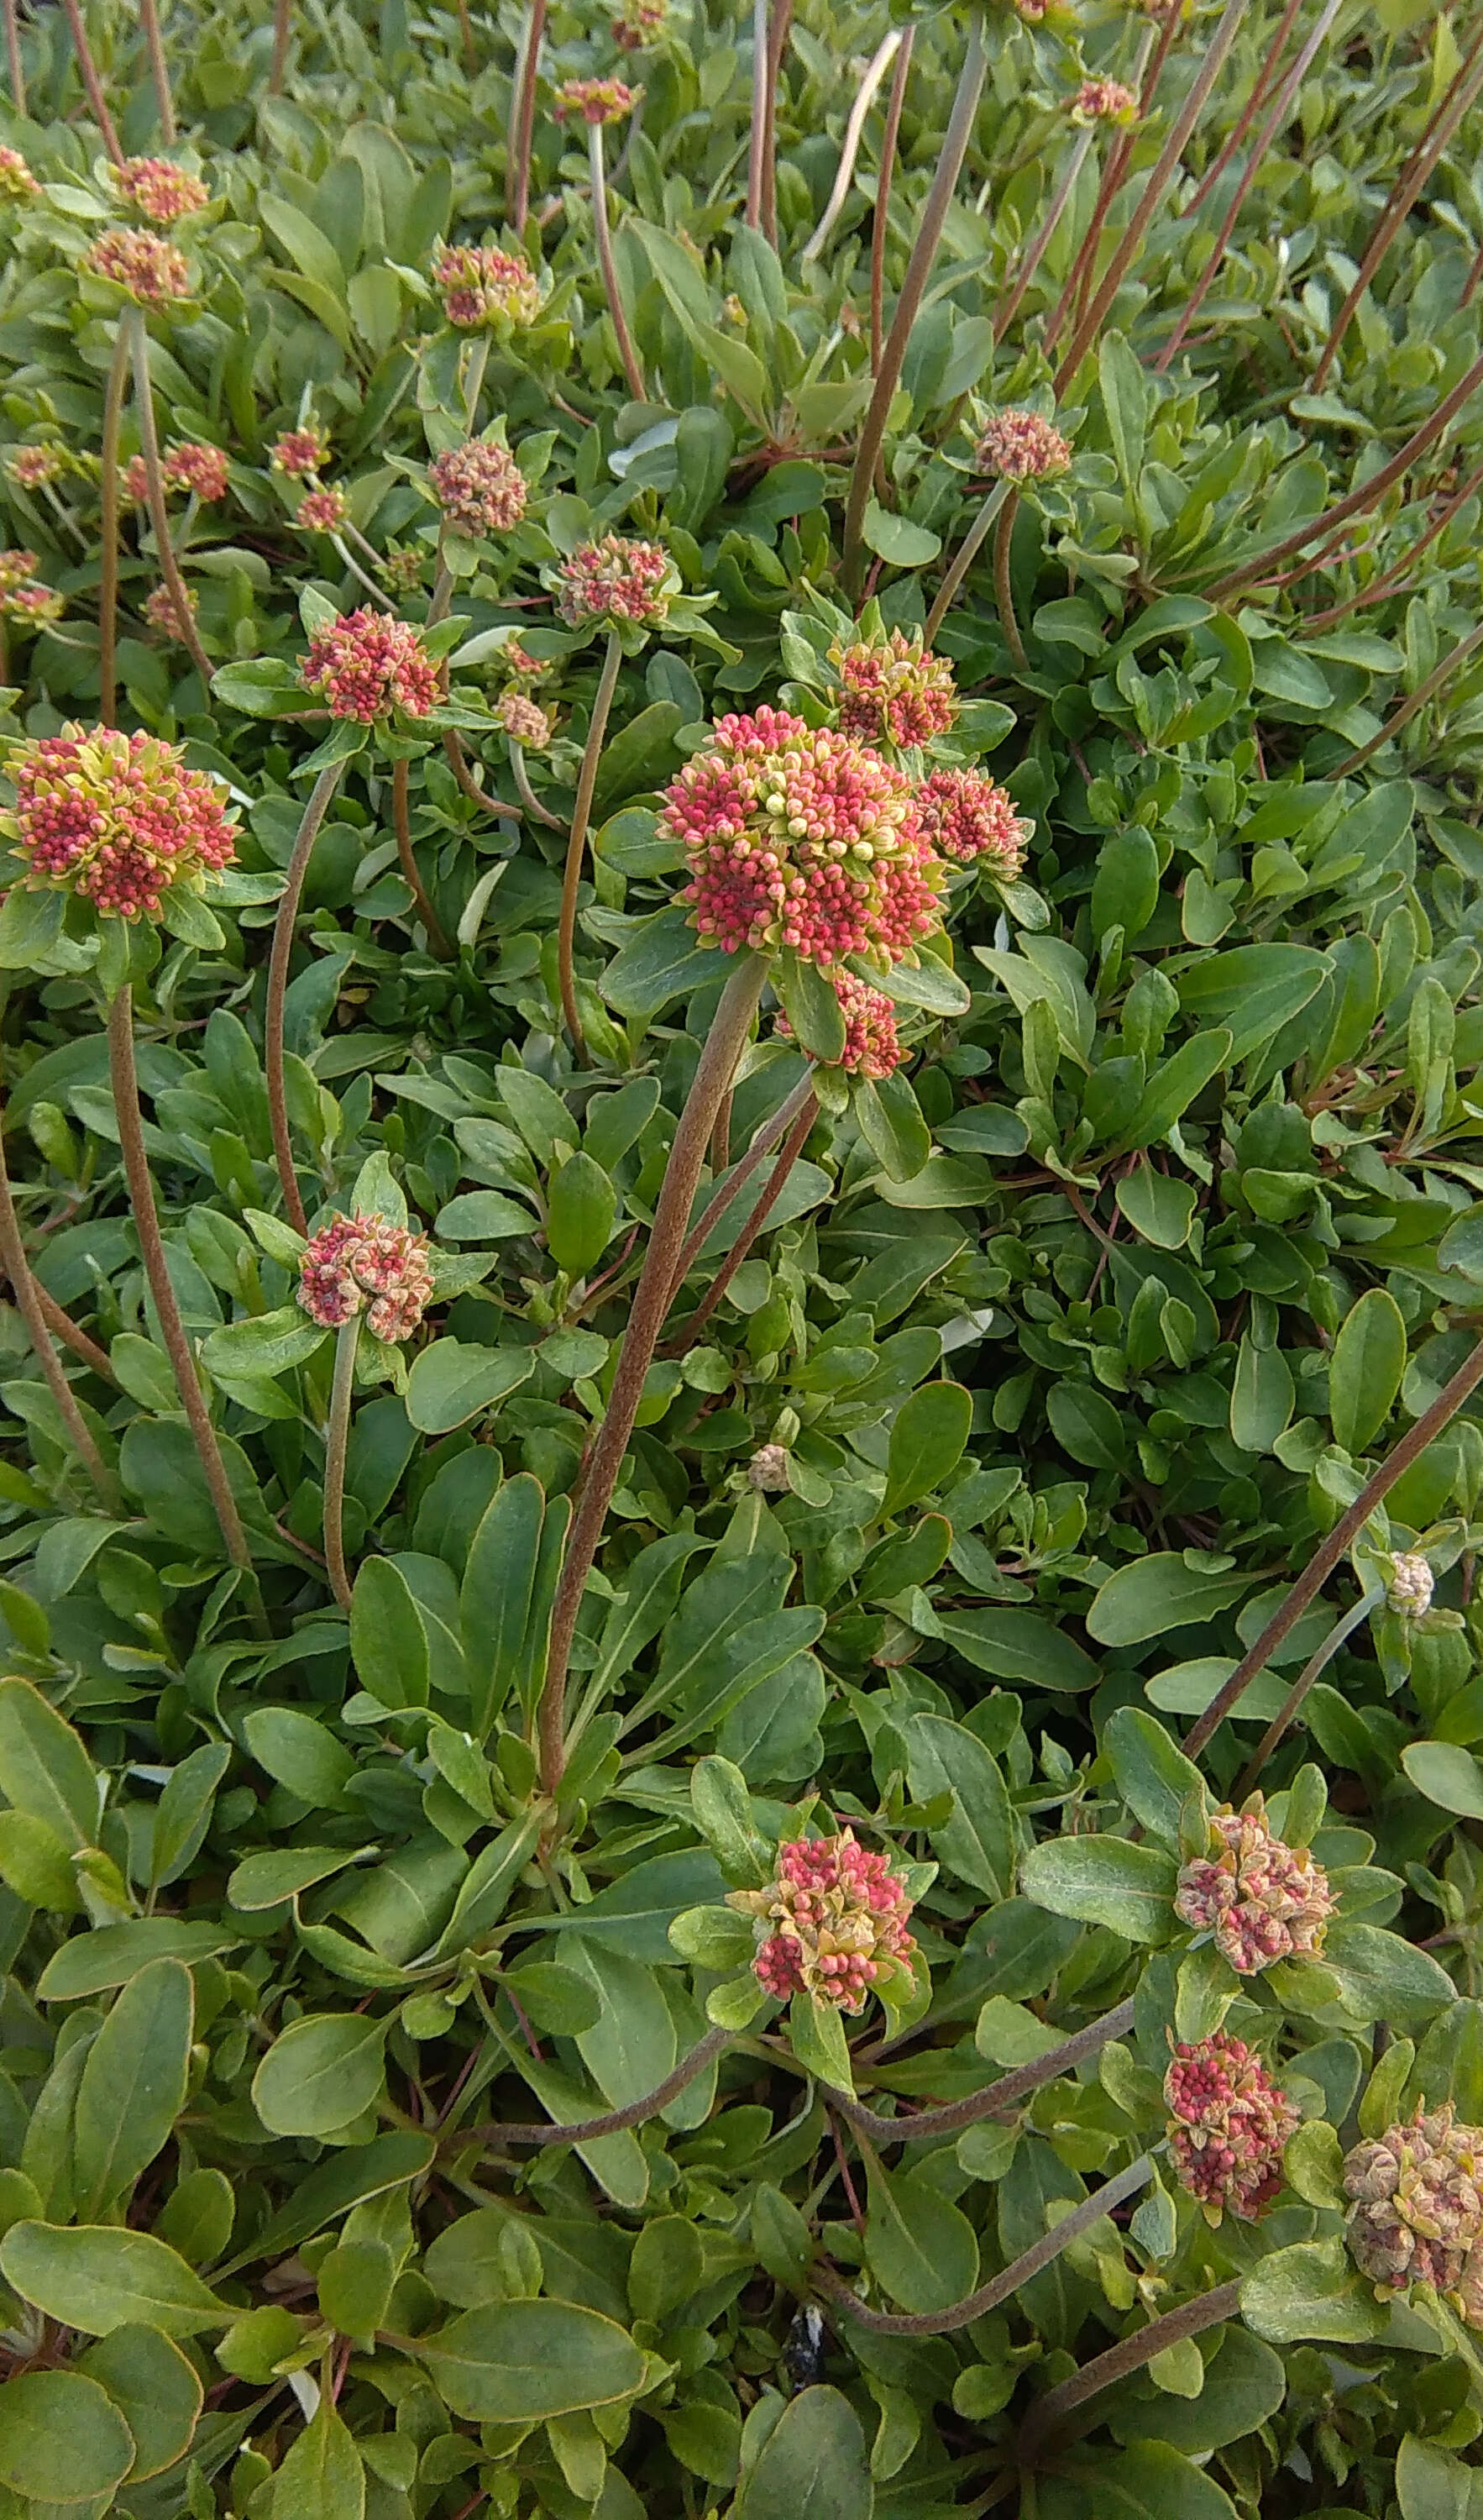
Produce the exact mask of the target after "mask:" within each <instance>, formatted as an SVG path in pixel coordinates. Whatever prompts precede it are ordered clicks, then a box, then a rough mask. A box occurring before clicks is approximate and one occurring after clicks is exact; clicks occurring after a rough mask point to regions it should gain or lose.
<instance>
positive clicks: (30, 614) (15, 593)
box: [0, 586, 67, 629]
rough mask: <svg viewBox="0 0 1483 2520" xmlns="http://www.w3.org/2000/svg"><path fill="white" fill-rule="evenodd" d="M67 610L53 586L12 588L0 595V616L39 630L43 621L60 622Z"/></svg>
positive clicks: (64, 602) (63, 599)
mask: <svg viewBox="0 0 1483 2520" xmlns="http://www.w3.org/2000/svg"><path fill="white" fill-rule="evenodd" d="M66 610H67V600H66V598H65V597H64V596H61V595H59V594H58V592H57V590H56V588H55V587H54V586H12V587H7V589H6V591H5V593H4V594H3V595H0V616H3V617H4V618H5V619H6V620H7V621H19V622H22V623H23V624H28V625H29V626H30V628H32V629H39V627H40V625H41V624H42V622H44V621H60V620H61V618H62V615H63V613H64V612H65V611H66Z"/></svg>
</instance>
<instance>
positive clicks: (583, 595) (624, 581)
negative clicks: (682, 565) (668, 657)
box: [556, 534, 677, 630]
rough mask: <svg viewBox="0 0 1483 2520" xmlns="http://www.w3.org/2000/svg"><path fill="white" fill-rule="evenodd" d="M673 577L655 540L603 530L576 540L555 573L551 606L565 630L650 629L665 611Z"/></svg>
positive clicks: (660, 547)
mask: <svg viewBox="0 0 1483 2520" xmlns="http://www.w3.org/2000/svg"><path fill="white" fill-rule="evenodd" d="M676 583H677V581H676V578H675V574H674V564H673V562H672V561H671V560H670V557H669V554H668V552H667V551H665V550H664V549H663V547H662V545H660V544H659V543H650V542H634V541H630V540H628V539H627V538H626V537H625V536H624V535H622V534H606V535H605V536H604V537H603V540H602V541H601V542H593V543H579V544H578V546H577V548H576V550H575V551H574V552H572V553H571V554H570V555H569V556H568V558H567V559H565V560H563V561H562V563H561V566H560V567H559V569H558V570H557V574H556V600H557V610H558V612H559V613H560V614H561V616H562V620H563V621H564V622H565V624H566V626H567V628H568V629H569V630H598V629H612V628H615V627H617V626H618V625H619V624H624V623H626V624H629V625H631V626H632V627H633V628H634V629H641V630H651V629H656V628H657V627H658V625H659V623H660V622H661V621H662V620H663V619H664V618H665V615H666V614H667V612H668V610H669V603H670V596H671V594H672V592H673V589H674V587H675V585H676Z"/></svg>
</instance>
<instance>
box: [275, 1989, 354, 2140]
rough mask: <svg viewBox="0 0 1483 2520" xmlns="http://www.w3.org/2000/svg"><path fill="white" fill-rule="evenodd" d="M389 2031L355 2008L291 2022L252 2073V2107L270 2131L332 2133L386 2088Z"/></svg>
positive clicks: (326, 2134) (277, 2133)
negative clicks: (385, 2056)
mask: <svg viewBox="0 0 1483 2520" xmlns="http://www.w3.org/2000/svg"><path fill="white" fill-rule="evenodd" d="M386 2030H387V2024H386V2023H385V2022H384V2021H372V2020H368V2019H367V2017H366V2016H365V2014H363V2013H355V2012H306V2013H303V2014H301V2015H300V2017H299V2019H298V2020H297V2021H291V2022H290V2024H289V2027H288V2029H287V2030H284V2031H281V2032H280V2034H279V2036H278V2037H277V2038H276V2039H275V2040H274V2042H273V2045H272V2047H271V2048H269V2049H268V2052H267V2054H266V2056H264V2058H263V2060H262V2063H261V2064H260V2065H259V2066H258V2068H257V2071H256V2073H255V2074H254V2075H253V2077H252V2105H253V2107H254V2108H255V2109H256V2111H257V2114H258V2116H259V2117H260V2118H261V2120H262V2122H263V2125H264V2126H265V2127H266V2128H267V2129H268V2131H269V2133H270V2134H272V2135H312V2136H333V2135H335V2134H337V2132H338V2130H339V2129H340V2128H341V2127H345V2126H348V2125H349V2124H350V2123H351V2121H352V2119H355V2118H358V2117H359V2116H360V2115H361V2113H362V2111H363V2110H365V2109H368V2108H370V2107H371V2106H372V2104H373V2102H374V2101H375V2100H376V2098H377V2095H378V2093H380V2091H381V2088H382V2076H383V2072H384V2066H383V2062H382V2048H383V2047H384V2044H385V2038H386Z"/></svg>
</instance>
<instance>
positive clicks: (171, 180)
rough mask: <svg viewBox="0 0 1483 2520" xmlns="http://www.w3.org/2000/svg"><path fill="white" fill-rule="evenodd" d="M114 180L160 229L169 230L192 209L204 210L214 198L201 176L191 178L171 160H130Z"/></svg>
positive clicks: (127, 197) (143, 214) (119, 169)
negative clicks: (171, 224)
mask: <svg viewBox="0 0 1483 2520" xmlns="http://www.w3.org/2000/svg"><path fill="white" fill-rule="evenodd" d="M113 181H114V183H115V184H116V185H117V187H118V190H119V191H120V193H122V194H123V196H124V198H125V200H126V201H128V202H130V203H132V205H133V207H134V208H135V209H136V210H137V211H138V212H139V214H140V216H141V218H146V219H153V220H154V221H155V223H156V225H157V227H168V226H169V223H170V221H171V219H183V218H184V217H185V216H186V214H187V212H188V211H190V210H203V209H204V208H205V205H206V203H207V202H208V201H209V200H210V198H211V197H210V194H209V193H208V192H207V191H206V188H205V186H204V184H203V183H202V180H201V178H200V176H199V175H188V174H187V173H186V170H185V168H184V167H183V166H174V165H172V164H171V162H170V160H169V158H129V160H128V162H127V164H125V165H123V166H120V167H119V168H118V169H117V170H116V172H115V174H114V177H113Z"/></svg>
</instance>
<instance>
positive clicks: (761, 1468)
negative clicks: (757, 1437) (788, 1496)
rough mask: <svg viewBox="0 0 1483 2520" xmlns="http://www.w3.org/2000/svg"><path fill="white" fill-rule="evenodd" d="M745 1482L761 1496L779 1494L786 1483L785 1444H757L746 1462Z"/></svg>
mask: <svg viewBox="0 0 1483 2520" xmlns="http://www.w3.org/2000/svg"><path fill="white" fill-rule="evenodd" d="M746 1484H747V1486H748V1487H749V1488H754V1489H756V1491H757V1493H758V1494H759V1495H761V1496H781V1495H783V1493H784V1492H785V1491H786V1488H787V1485H788V1476H787V1446H786V1444H759V1445H758V1447H757V1449H756V1451H755V1452H754V1453H753V1455H752V1457H751V1460H750V1461H749V1462H748V1463H747V1464H746Z"/></svg>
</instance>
